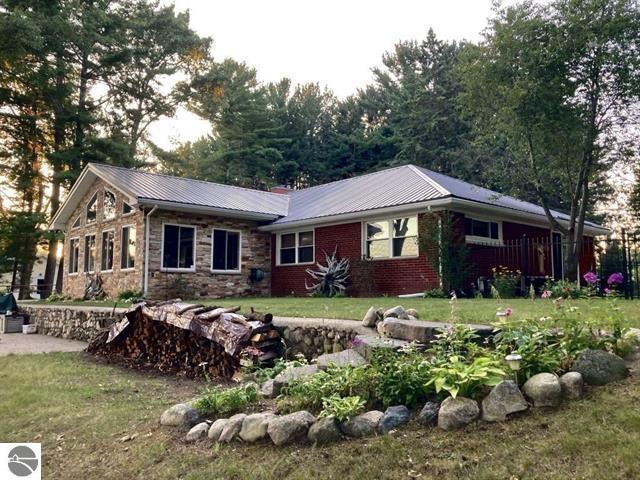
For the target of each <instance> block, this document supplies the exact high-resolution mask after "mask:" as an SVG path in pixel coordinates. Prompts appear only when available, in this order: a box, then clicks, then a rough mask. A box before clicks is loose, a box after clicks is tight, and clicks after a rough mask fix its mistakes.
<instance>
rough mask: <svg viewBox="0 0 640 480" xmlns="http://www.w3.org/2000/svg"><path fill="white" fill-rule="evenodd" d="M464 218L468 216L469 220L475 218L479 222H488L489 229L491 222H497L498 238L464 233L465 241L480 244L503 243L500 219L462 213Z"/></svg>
mask: <svg viewBox="0 0 640 480" xmlns="http://www.w3.org/2000/svg"><path fill="white" fill-rule="evenodd" d="M464 218H465V220H466V219H467V218H468V219H470V220H477V221H479V222H487V223H489V230H491V223H497V224H498V238H491V237H480V236H478V235H467V234H466V233H465V235H464V241H465V243H470V244H480V245H504V238H503V236H502V220H496V219H495V218H488V217H484V216H482V215H473V216H470V215H467V214H465V215H464Z"/></svg>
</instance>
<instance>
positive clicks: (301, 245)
mask: <svg viewBox="0 0 640 480" xmlns="http://www.w3.org/2000/svg"><path fill="white" fill-rule="evenodd" d="M278 249H279V251H278V263H279V264H280V265H292V264H296V263H313V259H314V232H313V230H306V231H303V232H295V233H283V234H281V235H280V236H279V242H278Z"/></svg>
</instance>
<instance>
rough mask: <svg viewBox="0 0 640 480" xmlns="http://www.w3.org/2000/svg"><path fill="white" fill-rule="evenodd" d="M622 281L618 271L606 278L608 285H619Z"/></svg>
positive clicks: (622, 278)
mask: <svg viewBox="0 0 640 480" xmlns="http://www.w3.org/2000/svg"><path fill="white" fill-rule="evenodd" d="M623 281H624V277H623V276H622V274H621V273H620V272H616V273H612V274H611V275H609V278H608V279H607V283H608V284H609V285H620V284H621V283H622V282H623Z"/></svg>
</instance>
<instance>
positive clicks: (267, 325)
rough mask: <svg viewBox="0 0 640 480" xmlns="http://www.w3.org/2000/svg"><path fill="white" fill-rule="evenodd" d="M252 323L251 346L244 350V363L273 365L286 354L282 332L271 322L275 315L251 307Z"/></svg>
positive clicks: (246, 364) (249, 315) (250, 319)
mask: <svg viewBox="0 0 640 480" xmlns="http://www.w3.org/2000/svg"><path fill="white" fill-rule="evenodd" d="M247 320H249V324H250V325H251V329H252V331H251V337H250V339H249V340H250V342H251V343H250V348H246V349H245V350H244V352H243V353H244V355H243V356H242V357H243V358H242V363H243V365H245V366H254V367H255V366H260V367H265V366H271V365H273V361H274V360H275V359H277V358H281V357H282V356H283V355H284V353H285V352H284V345H283V343H282V339H281V338H280V333H279V332H278V330H276V328H275V327H274V326H273V324H272V323H271V322H272V320H273V315H271V314H270V313H267V314H262V313H259V312H256V311H254V310H253V308H252V309H251V313H249V314H248V315H247Z"/></svg>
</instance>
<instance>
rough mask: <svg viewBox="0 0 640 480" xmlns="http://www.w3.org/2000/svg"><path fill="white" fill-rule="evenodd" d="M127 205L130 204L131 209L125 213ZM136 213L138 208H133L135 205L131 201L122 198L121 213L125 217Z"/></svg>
mask: <svg viewBox="0 0 640 480" xmlns="http://www.w3.org/2000/svg"><path fill="white" fill-rule="evenodd" d="M125 205H129V208H130V209H131V211H130V212H128V213H125V212H124V206H125ZM134 213H136V209H135V208H133V205H131V204H130V203H129V202H126V201H125V199H124V198H123V199H122V205H121V206H120V215H122V216H123V217H128V216H129V215H133V214H134Z"/></svg>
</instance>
